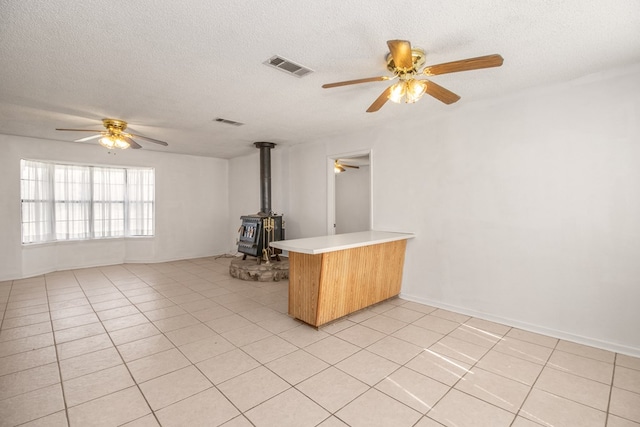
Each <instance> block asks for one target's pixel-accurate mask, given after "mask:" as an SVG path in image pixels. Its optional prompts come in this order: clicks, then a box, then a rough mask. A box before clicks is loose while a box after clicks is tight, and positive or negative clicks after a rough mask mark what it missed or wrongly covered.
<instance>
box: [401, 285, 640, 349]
mask: <svg viewBox="0 0 640 427" xmlns="http://www.w3.org/2000/svg"><path fill="white" fill-rule="evenodd" d="M400 298H402V299H405V300H407V301H413V302H417V303H420V304H426V305H430V306H432V307H437V308H441V309H444V310H449V311H455V312H456V313H461V314H466V315H467V316H473V317H477V318H479V319H484V320H488V321H491V322H496V323H501V324H503V325H507V326H511V327H514V328H519V329H523V330H525V331H529V332H535V333H538V334H542V335H547V336H550V337H553V338H558V339H563V340H566V341H572V342H575V343H578V344H584V345H588V346H591V347H597V348H601V349H603V350H608V351H613V352H615V353H621V354H626V355H628V356H633V357H640V348H636V347H630V346H626V345H622V344H617V343H612V342H608V341H603V340H599V339H596V338H590V337H584V336H581V335H575V334H572V333H570V332H566V331H561V330H557V329H550V328H546V327H544V326H539V325H535V324H531V323H527V322H522V321H519V320H514V319H509V318H505V317H500V316H494V315H491V314H488V313H482V312H478V311H475V310H471V309H468V308H464V307H457V306H454V305H450V304H445V303H442V302H440V301H434V300H430V299H427V298H420V297H416V296H413V295H408V294H404V293H400Z"/></svg>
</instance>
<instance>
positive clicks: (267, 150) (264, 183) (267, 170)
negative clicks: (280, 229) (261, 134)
mask: <svg viewBox="0 0 640 427" xmlns="http://www.w3.org/2000/svg"><path fill="white" fill-rule="evenodd" d="M253 145H255V146H256V147H257V148H259V149H260V212H259V214H260V215H264V216H270V215H271V214H272V213H273V212H271V149H272V148H273V147H275V146H276V144H274V143H273V142H254V143H253Z"/></svg>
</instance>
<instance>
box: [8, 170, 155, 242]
mask: <svg viewBox="0 0 640 427" xmlns="http://www.w3.org/2000/svg"><path fill="white" fill-rule="evenodd" d="M20 166H21V167H20V170H21V172H20V180H21V194H22V243H42V242H53V241H63V240H83V239H99V238H108V237H130V236H153V234H154V202H155V172H154V170H153V169H140V168H110V167H97V166H80V165H65V164H56V163H47V162H37V161H32V160H21V162H20Z"/></svg>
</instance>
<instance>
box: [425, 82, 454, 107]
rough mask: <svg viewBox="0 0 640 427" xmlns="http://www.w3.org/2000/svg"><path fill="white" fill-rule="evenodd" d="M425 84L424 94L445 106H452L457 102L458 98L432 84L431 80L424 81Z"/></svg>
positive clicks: (447, 90)
mask: <svg viewBox="0 0 640 427" xmlns="http://www.w3.org/2000/svg"><path fill="white" fill-rule="evenodd" d="M425 81H426V82H427V90H426V92H427V93H428V94H429V95H431V96H433V97H434V98H435V99H437V100H439V101H442V102H444V103H445V104H447V105H448V104H453V103H454V102H456V101H458V100H459V99H460V97H459V96H458V95H456V94H455V93H453V92H451V91H450V90H449V89H445V88H443V87H442V86H440V85H439V84H436V83H434V82H432V81H431V80H425Z"/></svg>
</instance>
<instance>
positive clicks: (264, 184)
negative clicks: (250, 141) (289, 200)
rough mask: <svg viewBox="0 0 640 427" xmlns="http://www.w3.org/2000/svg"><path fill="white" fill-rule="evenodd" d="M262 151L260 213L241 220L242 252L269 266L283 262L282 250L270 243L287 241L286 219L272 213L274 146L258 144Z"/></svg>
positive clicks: (270, 143)
mask: <svg viewBox="0 0 640 427" xmlns="http://www.w3.org/2000/svg"><path fill="white" fill-rule="evenodd" d="M254 145H255V146H256V147H257V148H259V149H260V212H258V213H257V214H255V215H243V216H241V217H240V220H241V221H242V224H241V225H240V229H239V230H238V252H241V253H243V254H244V256H243V257H242V259H243V260H244V259H246V258H247V255H250V256H254V257H256V258H257V262H258V263H260V262H261V261H265V262H266V263H269V262H270V261H271V259H272V258H276V259H277V260H279V254H280V253H281V251H280V250H279V249H274V248H271V247H270V246H269V243H271V242H274V241H278V240H284V221H283V219H282V215H277V214H274V213H273V211H272V210H271V149H272V148H273V147H275V146H276V144H274V143H273V142H256V143H254Z"/></svg>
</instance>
